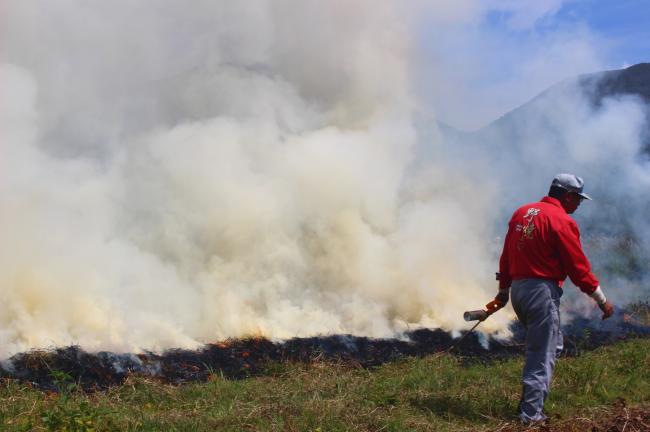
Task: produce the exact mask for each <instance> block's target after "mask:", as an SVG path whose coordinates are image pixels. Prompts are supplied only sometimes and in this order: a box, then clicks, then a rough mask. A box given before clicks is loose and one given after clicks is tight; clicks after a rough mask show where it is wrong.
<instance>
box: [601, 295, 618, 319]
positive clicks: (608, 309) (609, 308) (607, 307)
mask: <svg viewBox="0 0 650 432" xmlns="http://www.w3.org/2000/svg"><path fill="white" fill-rule="evenodd" d="M598 307H599V308H600V310H601V311H603V318H602V319H604V320H605V319H607V318H609V317H611V316H612V315H614V305H613V304H611V303H610V301H609V300H606V301H605V303H603V304H599V305H598Z"/></svg>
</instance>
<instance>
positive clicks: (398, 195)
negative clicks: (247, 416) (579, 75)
mask: <svg viewBox="0 0 650 432" xmlns="http://www.w3.org/2000/svg"><path fill="white" fill-rule="evenodd" d="M541 3H543V4H545V5H546V6H539V7H538V8H537V9H536V10H535V11H534V12H535V14H537V15H535V16H531V15H530V14H531V13H532V12H527V13H525V14H524V13H523V12H522V10H521V9H520V8H519V7H518V6H516V5H510V4H509V3H508V2H494V4H492V6H490V7H491V8H492V9H490V10H493V9H495V8H496V9H497V10H508V11H509V12H510V13H511V14H510V15H509V16H510V17H511V24H512V26H514V27H513V28H516V29H521V28H522V26H523V27H525V26H527V25H531V23H534V22H535V20H536V19H539V18H540V17H543V16H546V15H547V14H549V13H552V12H553V11H554V10H556V9H557V4H558V2H556V1H554V2H540V4H541ZM2 8H3V12H2V14H1V15H2V19H1V22H0V29H1V30H0V88H1V89H2V95H1V98H0V125H2V127H1V128H0V150H1V152H2V155H3V156H2V158H1V159H0V222H1V223H0V238H2V239H3V244H4V247H3V248H2V249H0V293H1V294H2V298H3V302H1V303H0V346H1V347H2V348H1V351H0V354H2V355H9V354H11V353H15V352H18V351H22V350H26V349H29V348H34V347H48V346H59V345H69V344H79V345H81V346H82V347H83V348H85V349H89V350H106V349H108V350H117V351H127V350H136V351H137V350H141V349H151V350H160V349H164V348H169V347H195V346H198V345H199V344H202V343H206V342H210V341H215V340H218V339H223V338H226V337H240V336H246V335H264V336H267V337H271V338H286V337H293V336H306V335H314V334H332V333H350V334H357V335H368V336H375V337H381V336H392V335H395V334H397V333H399V332H400V331H403V330H405V329H407V328H409V327H417V326H433V327H443V328H445V329H449V330H458V329H462V328H466V324H465V323H463V322H462V311H463V310H467V309H471V308H477V307H480V306H481V305H482V304H484V303H485V302H487V301H488V300H490V299H491V297H492V296H493V293H494V290H495V287H496V284H495V282H494V281H493V274H494V271H495V267H496V259H497V258H498V249H499V248H500V244H499V239H498V236H499V235H502V234H503V233H502V231H503V230H502V228H503V229H505V228H504V227H505V223H506V221H504V220H503V219H502V218H503V217H504V214H506V213H507V212H509V211H511V210H513V209H514V207H515V206H516V205H518V204H520V203H519V202H518V201H516V200H510V199H509V198H511V197H514V198H517V199H522V200H524V201H525V200H533V199H537V198H538V197H541V196H542V195H543V194H544V192H545V189H546V188H547V185H548V183H549V182H550V179H551V178H552V176H553V175H554V174H555V173H556V171H558V172H559V171H563V170H568V171H572V170H575V171H576V173H578V174H579V175H582V176H584V177H585V178H586V179H587V184H588V185H589V186H590V187H593V188H594V190H596V191H597V190H601V189H607V188H609V184H610V183H609V182H608V179H611V178H613V176H619V175H620V173H621V171H624V174H623V175H622V178H620V179H619V181H620V182H621V184H626V185H632V184H634V185H636V186H635V187H636V189H634V188H626V189H618V188H617V190H616V193H614V192H612V197H613V198H612V199H613V200H619V201H615V202H622V201H621V200H625V199H626V198H627V197H629V196H636V195H635V194H636V193H642V191H643V190H644V189H643V188H645V190H647V174H646V171H645V170H644V169H643V168H642V167H640V166H639V165H638V163H637V161H636V160H634V155H635V154H636V152H637V150H638V148H637V147H638V140H636V138H635V131H637V130H638V128H639V127H641V117H640V115H639V112H640V111H639V110H640V108H639V106H638V104H636V103H635V102H634V101H629V100H622V101H611V102H608V103H607V104H606V106H605V107H603V108H602V109H600V110H598V111H597V112H591V111H584V110H583V109H582V108H581V107H582V106H583V105H582V102H580V101H581V99H580V100H578V102H575V101H573V99H571V98H566V101H564V102H563V105H561V106H562V107H564V109H563V110H560V109H555V108H554V111H555V113H556V115H557V122H559V123H561V124H559V125H558V127H559V128H561V130H562V131H563V132H562V133H563V134H564V135H563V136H564V137H565V138H566V140H564V141H562V142H564V143H565V144H563V147H552V146H554V145H555V143H557V140H554V139H543V138H542V137H543V135H540V138H539V139H540V142H539V143H531V144H530V145H528V143H526V145H524V144H523V143H514V144H516V145H513V146H510V144H513V143H511V142H503V141H502V140H501V139H498V138H497V139H495V141H498V142H500V143H501V144H499V145H501V146H502V147H500V148H498V150H497V148H496V147H494V146H493V147H492V148H491V149H490V148H487V147H483V148H474V147H471V144H467V146H468V147H467V148H471V152H465V151H463V150H459V147H457V145H459V144H458V143H456V142H454V141H453V140H451V139H449V138H448V137H446V136H445V134H443V133H441V131H440V130H439V129H438V127H437V126H436V123H435V122H433V121H426V127H423V126H422V118H423V113H427V114H430V113H431V112H433V114H434V115H438V114H439V115H440V116H441V117H440V118H448V119H454V118H455V119H456V124H461V125H462V123H463V119H462V116H460V115H459V114H458V113H459V110H458V107H459V106H460V105H459V104H460V100H461V99H462V98H461V96H462V95H463V93H464V92H467V91H468V89H470V88H471V86H472V85H474V86H477V85H479V83H478V82H476V81H474V82H473V84H471V85H470V84H468V85H465V86H462V85H459V86H457V87H456V88H457V89H458V91H459V92H460V93H450V92H449V88H448V87H445V83H446V82H454V81H453V80H467V81H466V83H469V82H471V79H472V77H467V76H464V74H466V73H465V72H463V73H462V74H459V76H453V74H452V73H451V71H453V70H457V68H456V66H457V65H458V64H459V63H462V62H464V61H465V60H468V61H469V60H472V61H474V62H478V61H479V60H480V56H478V57H474V58H473V59H466V58H464V57H462V56H460V55H459V54H458V50H457V48H458V46H461V47H462V46H464V45H463V44H465V43H469V42H470V41H472V40H479V39H481V38H479V37H478V35H472V36H471V37H468V38H458V37H456V36H459V35H463V34H468V33H464V32H466V30H467V29H468V28H471V27H472V26H473V24H474V23H475V22H476V20H479V19H481V17H482V16H484V14H485V13H486V6H484V3H483V2H472V1H467V2H457V5H455V6H450V5H447V4H445V3H443V2H426V3H425V2H413V3H410V4H409V6H398V5H397V3H396V2H383V1H380V2H376V1H357V2H347V1H330V2H327V3H323V2H319V1H318V2H317V1H301V2H297V1H272V2H271V1H268V2H265V1H259V2H254V3H253V2H250V3H235V2H208V1H200V0H197V1H193V2H189V3H187V2H175V1H171V0H166V1H165V0H163V1H155V2H154V1H141V2H127V1H113V2H101V1H88V2H83V3H79V2H74V1H67V0H64V1H59V2H56V4H54V3H50V2H45V1H42V2H38V1H37V2H19V1H10V0H7V1H4V2H3V5H2ZM488 9H489V8H488ZM428 26H433V28H438V29H439V31H440V32H441V35H444V34H448V35H450V38H448V39H445V38H443V37H441V38H436V40H435V41H430V39H428V38H427V31H429V30H425V29H427V28H429V29H430V28H432V27H428ZM452 36H453V37H452ZM587 36H588V35H587ZM587 36H585V34H584V32H581V33H575V32H568V33H562V34H561V35H555V36H554V40H555V41H556V42H557V43H556V44H555V45H553V44H551V46H552V48H553V49H556V50H557V48H558V47H559V46H561V45H562V43H564V42H566V41H570V42H571V43H575V44H577V45H575V44H574V45H573V46H580V47H585V48H584V52H585V53H586V54H585V55H583V56H574V57H571V58H570V57H568V56H563V57H562V58H561V60H559V61H558V62H559V63H561V62H566V63H568V64H571V65H572V66H573V67H572V68H566V69H564V70H565V73H567V74H569V75H570V74H572V73H573V72H575V71H584V70H588V69H589V68H591V67H594V65H596V64H598V61H597V60H595V58H596V56H595V55H592V53H593V52H592V51H591V45H590V41H591V39H590V38H589V37H587ZM474 38H476V39H474ZM450 40H455V41H457V44H456V45H454V44H453V43H451V42H450ZM426 41H429V42H426ZM487 43H495V40H494V38H492V39H490V38H487ZM541 44H542V45H543V44H545V41H542V42H541ZM425 45H426V46H425ZM425 48H426V49H425ZM518 49H519V47H512V50H513V52H514V51H516V50H518ZM468 52H469V53H470V54H477V53H478V52H480V50H478V49H476V47H474V48H472V49H471V50H468ZM432 53H433V54H432ZM543 54H544V53H542V52H533V53H532V54H531V56H532V57H529V58H527V59H525V60H526V62H527V64H532V65H534V64H535V62H536V61H537V60H538V59H539V58H541V57H543ZM424 58H428V59H433V60H431V62H430V63H429V62H428V61H426V60H423V59H424ZM438 60H439V62H438ZM571 62H574V63H571ZM425 63H426V64H425ZM598 65H599V64H598ZM599 66H600V65H599ZM531 69H532V67H531ZM463 70H465V69H463ZM423 71H430V72H434V73H433V74H432V75H430V76H426V77H425V76H423ZM567 71H568V72H567ZM531 76H539V77H542V76H543V77H544V78H543V79H542V78H539V79H537V80H535V79H533V80H532V81H534V82H535V86H536V87H533V88H537V87H539V88H540V89H541V88H543V87H540V86H545V85H548V84H550V83H547V82H544V79H548V78H547V76H546V75H543V74H538V75H535V74H532V75H531V74H524V76H523V77H522V76H518V77H516V79H514V80H513V82H515V85H514V87H513V88H515V89H516V88H517V87H518V86H519V83H521V82H522V81H524V80H527V81H529V82H530V81H531ZM552 76H553V77H555V78H557V79H559V78H560V76H558V75H557V74H555V75H552ZM447 78H449V79H451V80H452V81H447ZM474 78H475V77H474ZM505 87H506V85H505V84H504V83H499V86H497V87H496V88H495V87H493V88H489V89H486V90H485V91H484V92H479V93H478V97H479V98H483V96H485V95H490V94H494V93H495V92H496V91H497V90H499V89H503V88H505ZM530 96H532V95H528V96H527V97H530ZM434 102H435V103H434ZM522 102H523V101H522ZM565 102H566V103H565ZM445 104H447V105H445ZM502 104H503V102H502V101H501V102H498V103H497V102H495V103H494V104H492V105H490V106H488V105H485V104H484V105H481V106H480V108H481V112H480V113H479V114H480V115H478V114H477V115H470V117H471V119H469V120H467V123H468V124H470V123H472V124H475V123H477V122H480V121H484V119H485V118H486V117H487V116H488V115H491V114H492V115H496V113H498V112H502V111H499V110H500V109H502V108H501V106H502ZM572 104H578V106H577V107H576V106H574V105H572ZM445 106H448V107H450V109H449V110H448V111H445V110H444V107H445ZM454 116H456V117H454ZM522 127H527V126H526V125H522ZM537 127H538V125H531V129H530V130H533V131H534V130H536V128H537ZM540 127H541V126H540ZM500 133H501V132H494V133H493V135H492V136H494V137H498V136H499V134H500ZM546 137H548V135H546ZM614 143H616V144H614ZM540 146H541V147H540ZM548 146H551V147H548ZM515 147H516V148H517V149H519V150H517V151H515V152H511V150H510V149H511V148H515ZM549 148H550V149H553V150H549ZM555 150H557V151H558V152H560V151H561V152H562V153H561V157H555V158H553V159H552V160H551V161H550V162H548V163H545V162H539V161H540V155H548V154H549V153H550V154H554V152H555ZM463 153H464V156H465V157H460V155H462V154H463ZM613 155H617V156H616V157H615V158H613ZM533 158H534V161H536V163H530V162H531V161H532V160H533ZM541 159H543V158H541ZM537 162H539V163H537ZM618 164H624V166H625V167H626V169H625V170H620V169H619V168H618ZM632 167H634V169H632ZM627 168H629V169H627ZM617 178H618V177H617ZM639 179H642V180H643V181H641V182H640V181H639ZM590 191H591V189H590ZM621 191H624V193H621V194H619V192H621ZM594 195H596V196H598V193H596V192H594ZM612 202H614V201H612ZM644 206H645V204H641V203H639V204H635V205H633V206H632V209H631V211H632V213H633V214H634V215H639V216H641V215H642V214H643V210H644ZM597 208H598V207H597V205H596V204H594V205H593V210H590V211H589V212H585V216H584V217H585V218H586V219H587V221H592V220H593V221H598V222H600V221H601V219H602V218H604V216H603V215H602V214H598V210H596V209H597ZM599 218H600V219H599ZM646 226H647V224H646V223H645V222H644V225H643V227H644V229H645V227H646ZM646 232H647V231H646ZM608 238H609V237H608ZM646 244H647V242H646ZM511 317H512V313H511V312H506V313H502V314H500V315H496V316H494V317H493V318H491V319H490V320H489V321H487V322H486V323H485V326H484V329H485V331H497V330H504V329H505V326H506V324H507V322H508V320H509V319H510V318H511Z"/></svg>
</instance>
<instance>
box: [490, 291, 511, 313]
mask: <svg viewBox="0 0 650 432" xmlns="http://www.w3.org/2000/svg"><path fill="white" fill-rule="evenodd" d="M509 299H510V290H509V289H508V288H505V289H500V290H499V293H498V294H497V295H496V297H494V300H492V301H491V302H490V303H488V304H486V305H485V308H486V309H487V311H488V313H489V314H490V315H491V314H493V313H494V312H496V311H498V310H499V309H501V308H502V307H504V306H505V305H507V304H508V300H509Z"/></svg>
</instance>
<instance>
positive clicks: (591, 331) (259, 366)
mask: <svg viewBox="0 0 650 432" xmlns="http://www.w3.org/2000/svg"><path fill="white" fill-rule="evenodd" d="M511 329H512V332H513V337H512V338H510V339H508V340H499V339H495V338H492V337H488V338H486V337H484V336H483V335H480V334H478V333H472V334H469V335H467V337H465V338H464V339H462V340H459V338H458V337H456V338H454V337H452V335H451V334H450V333H448V332H446V331H443V330H440V329H419V330H414V331H411V332H408V333H406V334H405V335H404V337H403V338H401V339H372V338H367V337H359V336H351V335H333V336H319V337H310V338H294V339H290V340H287V341H283V342H272V341H270V340H268V339H264V338H247V339H229V340H226V341H223V342H219V343H215V344H207V345H206V346H205V347H203V348H202V349H199V350H194V351H193V350H181V349H174V350H169V351H166V352H164V353H161V354H156V353H151V352H146V353H141V354H116V353H111V352H98V353H88V352H85V351H83V350H82V349H81V348H79V347H76V346H70V347H65V348H58V349H54V350H48V351H31V352H26V353H21V354H17V355H15V356H13V357H11V358H10V359H8V360H6V361H4V362H3V363H2V367H1V368H0V376H1V377H4V378H14V379H18V380H20V381H22V382H27V383H30V384H31V385H33V386H34V387H36V388H39V389H43V390H50V391H57V390H59V387H60V386H61V382H62V381H63V382H65V381H74V382H75V383H76V385H78V386H79V387H80V388H82V389H84V390H86V391H93V390H102V389H106V388H108V387H111V386H115V385H119V384H121V383H123V382H124V380H125V379H126V378H127V377H129V376H132V375H136V376H148V377H154V378H156V379H159V380H161V381H162V382H165V383H173V384H181V383H185V382H191V381H205V380H207V379H209V377H210V376H211V375H214V374H218V375H220V376H223V377H226V378H233V379H240V378H246V377H249V376H260V375H264V374H266V373H268V370H269V365H270V364H272V363H273V362H300V363H312V362H318V361H335V362H344V363H347V364H350V365H353V366H358V367H363V368H372V367H375V366H379V365H382V364H384V363H387V362H391V361H394V360H397V359H400V358H404V357H424V356H428V355H432V354H436V353H451V354H453V355H456V356H460V357H461V358H462V359H463V361H464V362H468V363H474V362H489V361H494V360H501V359H506V358H510V357H513V356H517V355H520V354H522V353H523V342H524V332H523V329H522V328H521V326H520V325H519V324H518V323H517V322H514V323H513V324H512V325H511ZM563 332H564V338H565V354H566V355H569V356H575V355H578V354H580V353H581V352H582V351H588V350H592V349H594V348H597V347H600V346H603V345H608V344H611V343H614V342H617V341H621V340H625V339H630V338H639V337H643V338H647V337H650V304H648V303H643V304H638V305H636V306H634V307H632V308H628V309H627V310H625V311H619V312H618V313H617V314H616V315H615V316H614V317H612V318H611V319H609V320H607V321H599V320H598V319H593V318H592V319H587V318H576V319H574V320H572V321H571V322H570V323H569V324H568V325H565V326H564V328H563ZM461 336H462V335H461ZM61 377H65V379H64V380H62V379H61Z"/></svg>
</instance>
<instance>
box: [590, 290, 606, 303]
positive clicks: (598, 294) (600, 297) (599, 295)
mask: <svg viewBox="0 0 650 432" xmlns="http://www.w3.org/2000/svg"><path fill="white" fill-rule="evenodd" d="M589 296H590V297H591V298H592V299H594V300H595V301H596V303H598V304H599V305H601V304H604V303H605V302H606V301H607V298H605V294H603V290H602V289H600V285H598V287H597V288H596V291H594V292H592V293H591V294H589Z"/></svg>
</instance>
